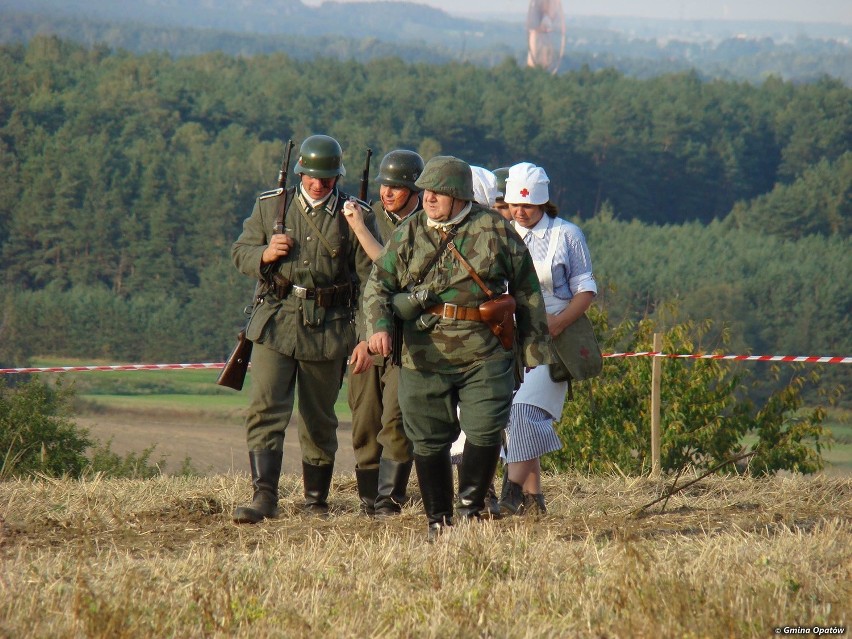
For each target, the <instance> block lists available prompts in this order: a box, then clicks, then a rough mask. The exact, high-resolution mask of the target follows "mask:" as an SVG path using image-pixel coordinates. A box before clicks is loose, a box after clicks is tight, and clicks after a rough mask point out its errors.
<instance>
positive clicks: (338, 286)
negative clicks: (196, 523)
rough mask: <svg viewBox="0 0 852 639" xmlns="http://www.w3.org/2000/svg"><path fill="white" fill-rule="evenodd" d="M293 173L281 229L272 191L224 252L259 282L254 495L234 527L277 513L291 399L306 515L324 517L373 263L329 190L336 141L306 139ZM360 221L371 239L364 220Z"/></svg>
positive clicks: (251, 436)
mask: <svg viewBox="0 0 852 639" xmlns="http://www.w3.org/2000/svg"><path fill="white" fill-rule="evenodd" d="M294 173H295V174H296V175H298V176H299V184H298V185H297V186H296V187H294V188H293V189H288V191H289V192H290V193H289V195H290V200H289V206H288V210H287V211H286V214H285V218H284V227H285V228H284V232H283V233H280V232H279V233H275V232H274V226H275V222H276V217H277V213H278V208H279V202H280V201H281V198H283V197H284V193H283V192H282V190H281V189H278V190H275V191H271V192H268V193H264V194H263V195H261V196H260V197H259V198H258V200H257V201H256V202H255V205H254V210H253V211H252V213H251V216H250V217H248V218H247V219H246V220H245V221H244V222H243V231H242V234H241V235H240V237H239V238H238V239H237V241H236V242H235V243H234V245H233V247H232V249H231V254H232V257H233V261H234V264H235V265H236V267H237V269H238V270H239V271H240V272H241V273H244V274H245V275H249V276H252V277H254V278H257V279H258V280H260V281H261V283H262V284H261V285H260V286H259V295H258V298H257V300H256V303H255V305H254V309H253V312H252V316H251V319H250V321H249V324H248V327H247V329H246V336H247V337H248V339H250V340H251V341H252V342H253V343H254V348H253V350H252V357H251V370H252V384H251V400H250V404H249V409H248V415H247V417H246V440H247V443H248V450H249V462H250V465H251V474H252V484H253V487H254V497H253V500H252V503H251V504H250V505H248V506H240V507H238V508H236V509H235V510H234V513H233V519H234V521H236V522H241V523H256V522H259V521H261V520H262V519H264V518H267V517H275V516H277V514H278V480H279V476H280V474H281V462H282V457H283V450H284V433H285V430H286V428H287V425H288V423H289V421H290V417H291V415H292V412H293V403H294V397H295V395H296V393H298V398H299V413H300V415H301V418H302V419H301V424H300V428H299V443H300V445H301V449H302V477H303V481H304V494H305V509H306V510H307V511H309V512H314V513H325V512H327V511H328V501H327V499H328V492H329V488H330V485H331V477H332V471H333V469H334V456H335V453H336V451H337V425H338V422H337V416H336V415H335V413H334V403H335V401H336V399H337V395H338V392H339V390H340V383H341V381H342V379H343V373H344V371H345V367H346V359H347V356H348V355H349V353H350V352H351V350H352V348H353V347H354V345H355V324H354V315H355V309H356V308H358V302H359V292H360V283H361V282H364V281H366V278H367V276H368V274H369V271H370V268H371V266H372V262H371V260H370V258H369V257H368V256H367V254H366V253H365V252H364V249H363V248H362V247H361V242H359V241H358V238H357V237H355V233H353V231H352V230H351V229H350V226H349V224H348V223H347V221H346V220H345V219H344V217H345V216H343V215H342V211H343V206H344V204H345V202H346V201H347V200H348V198H349V196H347V195H346V194H345V193H343V192H341V191H340V190H339V189H338V188H337V181H338V179H339V178H340V176H343V175H345V174H346V170H345V168H344V166H343V154H342V151H341V148H340V145H339V144H338V143H337V141H336V140H334V139H333V138H331V137H328V136H326V135H314V136H311V137H309V138H307V139H305V141H304V142H303V143H302V146H301V148H300V150H299V159H298V162H297V163H296V166H295V168H294ZM365 222H366V225H367V228H368V229H370V231H371V233H372V235H373V236H374V237H378V229H377V228H376V225H375V220H374V219H373V217H372V214H368V216H367V219H366V220H365Z"/></svg>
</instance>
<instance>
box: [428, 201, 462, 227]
mask: <svg viewBox="0 0 852 639" xmlns="http://www.w3.org/2000/svg"><path fill="white" fill-rule="evenodd" d="M472 207H473V202H468V203H467V205H465V207H464V208H463V209H462V210H461V211H459V213H458V215H456V216H455V217H454V218H451V219H449V220H447V221H446V222H436V221H434V220H433V219H432V218H431V217H429V216H428V215H427V216H426V226H428V227H429V228H430V229H440V230H441V231H449V230H450V229H451V228H452V227H454V226H455V225H456V224H459V223H460V222H462V220H464V218H466V217H467V215H468V213H470V209H471V208H472Z"/></svg>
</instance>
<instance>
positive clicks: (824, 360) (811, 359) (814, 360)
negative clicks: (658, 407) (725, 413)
mask: <svg viewBox="0 0 852 639" xmlns="http://www.w3.org/2000/svg"><path fill="white" fill-rule="evenodd" d="M604 357H665V358H668V359H718V360H732V361H738V362H805V363H809V364H852V357H817V356H813V355H680V354H677V353H660V352H655V351H645V352H641V353H609V354H607V355H604Z"/></svg>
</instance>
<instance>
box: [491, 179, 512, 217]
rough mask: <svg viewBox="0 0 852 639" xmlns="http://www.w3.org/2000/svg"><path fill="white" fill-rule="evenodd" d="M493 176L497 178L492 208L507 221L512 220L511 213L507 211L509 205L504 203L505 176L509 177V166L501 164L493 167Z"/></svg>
mask: <svg viewBox="0 0 852 639" xmlns="http://www.w3.org/2000/svg"><path fill="white" fill-rule="evenodd" d="M493 173H494V177H496V178H497V201H496V202H495V203H494V210H495V211H497V212H498V213H499V214H500V215H502V216H503V218H504V219H506V220H507V221H509V222H512V221H513V218H512V214H511V213H510V212H509V205H508V204H507V203H506V200H505V195H506V178H508V177H509V167H507V166H502V167H500V168H499V169H494V171H493Z"/></svg>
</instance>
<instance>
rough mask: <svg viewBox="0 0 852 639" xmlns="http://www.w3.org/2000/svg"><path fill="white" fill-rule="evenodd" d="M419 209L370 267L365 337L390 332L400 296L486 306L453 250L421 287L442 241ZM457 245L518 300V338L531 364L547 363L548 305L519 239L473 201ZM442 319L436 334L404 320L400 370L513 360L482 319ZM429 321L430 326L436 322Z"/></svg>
mask: <svg viewBox="0 0 852 639" xmlns="http://www.w3.org/2000/svg"><path fill="white" fill-rule="evenodd" d="M427 220H428V217H427V216H426V213H425V212H424V211H422V210H421V211H418V212H416V213H413V214H412V215H410V216H409V217H408V218H406V219H405V220H404V221H403V222H402V223H401V224H400V225H399V227H398V228H397V229H396V231H395V232H394V234H393V235H392V236H391V239H390V241H389V242H388V243H387V245H386V246H385V249H384V251H383V252H382V254H381V255H380V256H379V258H378V259H377V260H376V262H375V264H374V265H373V270H372V272H371V273H370V279H369V280H368V281H367V285H366V288H365V290H364V313H365V317H366V321H367V332H368V335H373V334H374V333H378V332H382V331H386V332H388V333H390V332H391V328H392V323H393V312H392V311H391V308H390V299H391V297H392V296H393V295H394V294H395V293H399V292H404V291H408V290H410V291H415V290H421V289H428V290H431V291H432V292H433V293H434V294H435V295H437V297H439V298H440V300H441V301H442V302H445V303H451V304H457V305H459V306H468V307H477V306H479V305H480V304H481V303H483V302H485V301H487V299H488V298H487V297H486V295H485V293H484V292H483V291H482V289H481V288H480V287H479V286H478V285H477V284H476V282H474V281H473V279H472V278H471V276H470V274H469V273H468V272H467V270H466V269H465V268H464V266H462V264H461V263H460V262H459V261H458V259H456V257H455V256H453V254H452V253H451V252H450V251H447V250H445V251H444V253H443V254H442V256H441V257H440V258H439V259H438V261H437V262H436V263H435V265H434V266H433V267H432V268H431V270H430V271H429V272H428V273H427V274H426V275H425V277H424V281H423V283H421V284H416V283H415V282H416V281H417V279H418V278H419V277H420V274H421V271H422V270H423V269H424V268H425V267H426V266H427V264H428V262H429V260H430V258H431V257H432V255H433V254H434V253H435V251H436V250H437V248H438V245H439V244H440V242H441V237H440V234H439V232H438V230H437V229H435V228H431V227H429V226H428V225H427ZM457 229H458V234H457V235H456V237H455V240H454V242H455V245H456V247H457V248H458V250H459V253H461V254H462V256H464V258H465V259H466V260H467V261H468V262H469V263H470V265H471V267H472V268H473V269H474V271H476V273H477V275H479V277H481V278H482V280H483V282H484V283H485V285H486V286H488V288H490V289H491V290H492V291H493V292H494V293H501V292H504V291H505V290H506V286H507V284H508V291H509V293H510V294H512V295H513V296H514V297H515V301H516V303H517V309H516V311H515V321H516V324H517V328H516V335H517V339H518V342H519V344H520V346H521V352H522V354H523V358H524V364H525V365H526V366H537V365H539V364H546V363H549V362H550V361H551V360H550V351H549V349H550V346H549V345H550V337H549V333H548V329H547V319H546V315H545V311H544V300H543V298H542V296H541V290H540V287H539V283H538V276H537V275H536V272H535V268H534V266H533V262H532V258H531V257H530V254H529V252H528V251H527V248H526V246H525V245H524V243H523V241H522V240H521V238H520V237H519V236H518V234H517V233H516V232H515V230H514V229H512V227H511V226H510V225H509V223H508V222H506V221H505V220H504V219H503V218H502V217H500V216H499V215H498V214H496V213H495V212H494V211H491V210H489V209H485V208H483V207H481V206H480V205H478V204H473V205H472V207H471V211H470V213H469V214H468V215H467V216H466V217H465V218H464V219H463V220H462V221H461V222H460V223H459V224H458V225H457ZM426 317H427V318H430V319H432V318H434V319H438V321H437V324H436V325H435V326H434V327H433V328H432V329H431V330H426V331H424V330H420V329H418V328H417V326H416V320H412V321H406V322H404V323H403V340H404V343H405V348H404V349H403V352H402V365H403V367H405V368H412V369H417V370H421V371H430V372H435V373H443V374H452V373H459V372H464V371H466V370H468V369H470V368H472V367H473V366H475V365H476V364H478V363H479V362H481V361H483V360H487V359H511V358H512V357H513V354H512V352H511V351H507V350H505V349H504V348H503V347H502V346H501V345H500V342H499V341H498V339H497V338H496V337H495V336H494V334H493V333H492V332H491V330H490V329H489V328H488V325H487V324H485V323H484V322H476V321H469V320H454V319H445V318H437V317H436V316H429V315H427V316H426ZM434 319H432V321H434Z"/></svg>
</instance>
